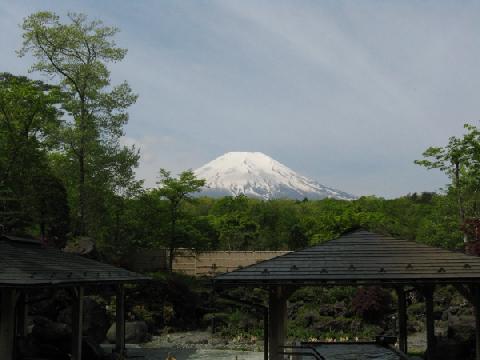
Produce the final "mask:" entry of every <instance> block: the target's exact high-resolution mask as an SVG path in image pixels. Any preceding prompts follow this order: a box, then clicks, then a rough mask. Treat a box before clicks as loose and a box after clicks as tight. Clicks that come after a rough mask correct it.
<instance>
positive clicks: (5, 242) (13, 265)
mask: <svg viewBox="0 0 480 360" xmlns="http://www.w3.org/2000/svg"><path fill="white" fill-rule="evenodd" d="M141 280H148V278H147V277H145V276H143V275H140V274H137V273H133V272H130V271H127V270H124V269H121V268H117V267H115V266H112V265H108V264H104V263H101V262H98V261H94V260H90V259H87V258H84V257H81V256H79V255H74V254H69V253H65V252H62V251H60V250H58V249H55V248H51V247H44V246H42V244H41V243H40V242H38V241H35V240H30V239H23V238H18V237H13V236H5V235H0V287H12V286H15V287H28V286H55V285H64V286H68V285H81V284H85V285H87V284H99V283H126V282H136V281H141Z"/></svg>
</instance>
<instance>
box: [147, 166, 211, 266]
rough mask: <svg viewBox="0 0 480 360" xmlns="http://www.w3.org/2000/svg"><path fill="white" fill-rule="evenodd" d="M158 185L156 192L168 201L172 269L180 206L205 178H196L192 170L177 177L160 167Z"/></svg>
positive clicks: (198, 188)
mask: <svg viewBox="0 0 480 360" xmlns="http://www.w3.org/2000/svg"><path fill="white" fill-rule="evenodd" d="M158 184H159V185H160V186H159V188H158V189H157V190H156V192H157V194H158V195H159V196H160V197H161V198H164V199H166V200H168V203H169V214H170V239H169V245H168V246H169V251H170V257H169V264H168V265H169V269H170V271H172V268H173V259H174V257H175V250H176V249H177V247H178V236H177V235H178V234H177V223H178V221H179V219H180V217H181V206H182V204H183V203H184V202H186V201H189V200H191V199H192V198H191V194H192V193H195V192H198V191H199V190H200V189H201V188H202V187H203V186H204V185H205V180H203V179H197V177H196V176H195V174H194V173H193V171H191V170H187V171H184V172H182V173H181V174H180V175H179V176H178V178H175V177H172V175H171V173H170V172H169V171H167V170H165V169H160V181H159V182H158Z"/></svg>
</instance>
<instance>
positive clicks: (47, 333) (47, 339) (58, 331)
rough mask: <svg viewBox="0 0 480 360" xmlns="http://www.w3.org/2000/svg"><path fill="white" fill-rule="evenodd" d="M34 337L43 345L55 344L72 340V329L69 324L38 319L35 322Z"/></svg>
mask: <svg viewBox="0 0 480 360" xmlns="http://www.w3.org/2000/svg"><path fill="white" fill-rule="evenodd" d="M32 336H33V337H34V338H35V339H37V340H39V341H41V342H43V343H47V344H55V343H59V342H64V341H68V340H69V339H71V336H72V329H71V327H70V326H69V325H67V324H64V323H60V322H54V321H51V320H49V319H47V318H43V317H38V318H36V319H35V320H34V325H33V328H32Z"/></svg>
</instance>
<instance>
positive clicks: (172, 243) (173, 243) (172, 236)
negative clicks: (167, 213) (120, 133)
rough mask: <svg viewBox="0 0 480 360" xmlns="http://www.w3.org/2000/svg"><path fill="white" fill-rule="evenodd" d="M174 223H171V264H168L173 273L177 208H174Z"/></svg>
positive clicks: (172, 213) (172, 214)
mask: <svg viewBox="0 0 480 360" xmlns="http://www.w3.org/2000/svg"><path fill="white" fill-rule="evenodd" d="M171 216H172V223H171V229H170V249H169V250H170V256H169V262H168V269H169V271H170V272H173V258H174V257H175V248H176V246H175V231H176V224H177V212H176V210H175V207H172V212H171Z"/></svg>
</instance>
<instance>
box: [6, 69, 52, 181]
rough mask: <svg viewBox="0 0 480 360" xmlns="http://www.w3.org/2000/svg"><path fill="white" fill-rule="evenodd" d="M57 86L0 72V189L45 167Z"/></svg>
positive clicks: (50, 139)
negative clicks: (44, 158) (43, 159)
mask: <svg viewBox="0 0 480 360" xmlns="http://www.w3.org/2000/svg"><path fill="white" fill-rule="evenodd" d="M60 100H61V93H60V91H59V89H58V88H57V87H54V86H51V85H47V84H45V83H43V82H41V81H34V80H31V79H28V78H27V77H25V76H15V75H12V74H9V73H0V187H10V186H12V185H13V186H19V184H20V183H23V181H24V180H25V179H27V178H28V175H29V174H30V175H31V174H32V172H34V171H35V170H38V169H39V168H41V166H42V165H43V166H45V164H44V163H42V159H40V158H41V157H42V155H44V153H45V152H46V151H47V150H48V149H49V148H51V147H52V146H54V145H55V141H54V138H55V136H54V134H55V132H56V131H57V129H58V127H59V126H60V115H61V113H60V112H59V111H58V109H57V107H58V105H59V103H60Z"/></svg>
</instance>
